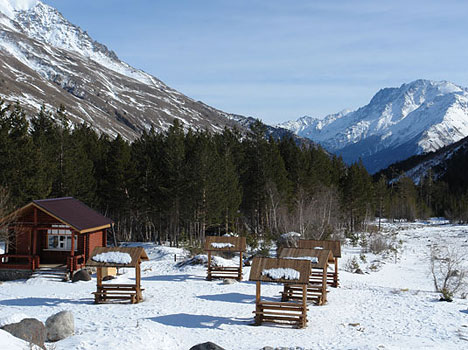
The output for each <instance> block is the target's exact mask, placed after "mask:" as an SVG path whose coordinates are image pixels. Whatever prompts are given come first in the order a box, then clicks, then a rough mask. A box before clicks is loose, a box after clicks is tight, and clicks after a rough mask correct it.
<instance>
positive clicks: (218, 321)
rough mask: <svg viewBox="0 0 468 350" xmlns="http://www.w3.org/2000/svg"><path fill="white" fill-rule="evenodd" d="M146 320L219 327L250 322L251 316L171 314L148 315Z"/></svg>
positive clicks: (191, 326)
mask: <svg viewBox="0 0 468 350" xmlns="http://www.w3.org/2000/svg"><path fill="white" fill-rule="evenodd" d="M148 320H151V321H153V322H158V323H161V324H164V325H166V326H174V327H185V328H210V329H213V328H220V327H221V326H223V325H245V324H249V323H251V322H252V318H245V319H239V318H229V317H221V316H219V317H216V316H209V315H189V314H173V315H165V316H159V317H150V318H148Z"/></svg>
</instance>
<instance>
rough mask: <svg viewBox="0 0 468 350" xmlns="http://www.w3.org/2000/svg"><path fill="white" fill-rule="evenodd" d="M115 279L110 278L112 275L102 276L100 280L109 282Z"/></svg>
mask: <svg viewBox="0 0 468 350" xmlns="http://www.w3.org/2000/svg"><path fill="white" fill-rule="evenodd" d="M115 278H116V277H115V276H112V275H108V276H104V277H103V278H102V280H103V281H110V280H113V279H115Z"/></svg>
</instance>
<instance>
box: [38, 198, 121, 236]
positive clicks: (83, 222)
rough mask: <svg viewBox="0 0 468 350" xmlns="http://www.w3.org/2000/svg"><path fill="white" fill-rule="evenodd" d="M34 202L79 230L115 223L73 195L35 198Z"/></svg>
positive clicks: (103, 226) (108, 225)
mask: <svg viewBox="0 0 468 350" xmlns="http://www.w3.org/2000/svg"><path fill="white" fill-rule="evenodd" d="M33 204H34V205H36V206H37V207H38V208H39V209H43V210H44V211H45V212H47V213H48V214H51V215H52V216H54V217H55V218H57V219H59V220H60V221H62V222H63V223H64V224H67V225H69V226H71V227H73V228H75V229H76V230H78V231H79V232H83V231H90V230H91V229H97V228H106V227H110V226H111V225H112V224H113V222H112V220H111V219H109V218H106V217H105V216H103V215H101V214H99V213H98V212H97V211H95V210H93V209H91V208H90V207H88V206H87V205H86V204H84V203H83V202H81V201H79V200H78V199H75V198H73V197H64V198H54V199H41V200H35V201H33Z"/></svg>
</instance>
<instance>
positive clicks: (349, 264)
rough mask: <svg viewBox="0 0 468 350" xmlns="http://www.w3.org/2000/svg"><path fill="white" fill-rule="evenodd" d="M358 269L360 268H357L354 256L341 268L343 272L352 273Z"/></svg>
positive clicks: (357, 264)
mask: <svg viewBox="0 0 468 350" xmlns="http://www.w3.org/2000/svg"><path fill="white" fill-rule="evenodd" d="M360 268H361V267H360V266H359V263H358V261H357V259H356V257H355V256H353V257H352V258H349V259H348V260H347V261H346V263H345V264H344V267H343V269H344V270H345V271H348V272H353V273H354V272H356V271H357V270H358V269H360Z"/></svg>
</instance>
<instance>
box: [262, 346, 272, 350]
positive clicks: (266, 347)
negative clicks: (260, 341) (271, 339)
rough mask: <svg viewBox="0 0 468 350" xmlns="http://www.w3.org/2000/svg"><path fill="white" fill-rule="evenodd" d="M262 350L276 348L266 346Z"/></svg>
mask: <svg viewBox="0 0 468 350" xmlns="http://www.w3.org/2000/svg"><path fill="white" fill-rule="evenodd" d="M262 350H275V348H273V347H271V346H264V347H263V348H262Z"/></svg>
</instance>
